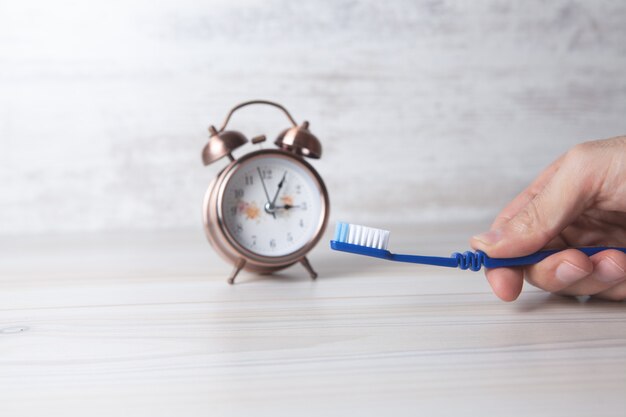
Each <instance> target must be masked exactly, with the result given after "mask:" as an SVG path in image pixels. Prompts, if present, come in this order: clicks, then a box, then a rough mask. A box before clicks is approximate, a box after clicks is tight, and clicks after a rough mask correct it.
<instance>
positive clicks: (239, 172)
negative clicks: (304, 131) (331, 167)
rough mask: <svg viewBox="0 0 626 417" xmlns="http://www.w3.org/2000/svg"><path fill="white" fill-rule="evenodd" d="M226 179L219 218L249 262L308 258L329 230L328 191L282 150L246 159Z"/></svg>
mask: <svg viewBox="0 0 626 417" xmlns="http://www.w3.org/2000/svg"><path fill="white" fill-rule="evenodd" d="M227 171H228V172H225V173H223V174H222V175H220V177H222V179H223V182H222V184H221V185H220V186H219V187H218V188H219V191H218V195H217V201H216V205H217V207H216V208H217V216H218V218H219V219H220V220H221V221H220V223H221V228H222V229H223V231H224V234H225V237H226V238H227V240H228V241H229V243H230V244H231V245H232V246H233V247H234V249H235V250H237V251H238V252H242V254H243V255H247V256H246V258H260V259H261V260H265V261H266V262H270V263H271V262H272V259H277V260H278V259H283V260H284V259H285V258H287V259H289V258H291V257H292V256H295V257H297V256H302V255H301V253H303V252H306V251H307V250H309V249H310V248H311V247H312V246H313V245H314V244H315V243H316V242H317V240H318V239H319V237H320V235H321V233H322V232H323V229H324V226H325V223H326V218H327V214H328V206H327V199H328V197H327V192H326V189H325V187H324V184H323V182H322V180H321V179H320V177H319V175H318V174H317V172H316V171H315V170H314V169H313V168H312V167H311V166H310V165H309V164H308V163H306V162H305V161H303V160H302V159H301V158H298V157H293V156H291V155H289V154H286V153H285V152H280V151H271V150H267V151H259V152H256V153H253V154H250V157H244V158H241V159H240V160H238V161H237V163H235V164H234V165H232V166H231V167H230V169H227Z"/></svg>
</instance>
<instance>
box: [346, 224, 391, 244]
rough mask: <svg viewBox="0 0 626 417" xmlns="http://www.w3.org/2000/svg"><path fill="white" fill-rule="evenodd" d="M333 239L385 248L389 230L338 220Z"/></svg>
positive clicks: (387, 242)
mask: <svg viewBox="0 0 626 417" xmlns="http://www.w3.org/2000/svg"><path fill="white" fill-rule="evenodd" d="M335 240H336V241H338V242H342V243H350V244H352V245H360V246H367V247H369V248H375V249H383V250H387V245H388V244H389V231H388V230H383V229H375V228H373V227H367V226H361V225H358V224H351V223H343V222H338V223H337V227H336V229H335Z"/></svg>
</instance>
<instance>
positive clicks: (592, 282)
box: [471, 136, 626, 301]
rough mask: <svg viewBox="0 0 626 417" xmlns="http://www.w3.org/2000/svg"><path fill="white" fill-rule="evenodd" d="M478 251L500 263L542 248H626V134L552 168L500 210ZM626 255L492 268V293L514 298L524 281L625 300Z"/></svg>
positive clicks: (563, 257) (576, 255) (561, 256)
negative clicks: (498, 259) (502, 260)
mask: <svg viewBox="0 0 626 417" xmlns="http://www.w3.org/2000/svg"><path fill="white" fill-rule="evenodd" d="M471 245H472V247H473V248H474V249H479V250H482V251H484V252H486V253H487V254H488V255H489V256H491V257H495V258H508V257H516V256H524V255H529V254H531V253H533V252H536V251H538V250H540V249H542V248H566V247H576V246H618V247H620V246H621V247H624V246H626V136H625V137H619V138H613V139H607V140H601V141H595V142H588V143H583V144H581V145H578V146H576V147H574V148H573V149H572V150H570V151H569V152H567V153H566V154H565V155H563V156H561V157H560V158H559V159H557V160H556V161H555V162H553V163H552V165H550V166H549V167H548V168H547V169H546V170H545V171H544V172H543V173H541V175H539V177H537V179H535V181H534V182H533V183H532V184H531V185H530V186H529V187H528V188H527V189H526V190H524V191H523V192H522V193H521V194H520V195H518V196H517V197H516V198H515V199H514V200H513V201H511V203H509V205H508V206H507V207H506V208H505V209H504V210H502V212H501V213H500V214H499V215H498V216H497V218H496V220H495V221H494V223H493V224H492V226H491V230H490V231H489V232H486V233H483V234H481V235H478V236H474V237H473V238H472V240H471ZM625 271H626V254H624V253H622V252H620V251H616V250H606V251H602V252H600V253H597V254H595V255H593V256H591V257H587V256H586V255H585V254H583V253H582V252H580V251H578V250H575V249H567V250H564V251H562V252H559V253H556V254H554V255H552V256H550V257H548V258H546V259H544V260H543V261H541V262H539V263H538V264H536V265H531V266H528V267H524V268H522V267H520V268H496V269H489V270H487V271H486V276H487V280H488V281H489V284H490V285H491V287H492V289H493V291H494V293H495V294H496V295H497V296H498V297H500V298H501V299H503V300H505V301H513V300H515V299H516V298H517V297H518V296H519V294H520V292H521V290H522V284H523V282H524V278H526V281H528V282H529V283H530V284H532V285H534V286H536V287H539V288H541V289H544V290H546V291H550V292H553V293H558V294H563V295H574V296H577V295H592V296H595V297H599V298H605V299H609V300H615V301H621V300H624V299H626V272H625Z"/></svg>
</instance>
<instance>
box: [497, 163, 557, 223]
mask: <svg viewBox="0 0 626 417" xmlns="http://www.w3.org/2000/svg"><path fill="white" fill-rule="evenodd" d="M564 156H565V155H561V156H560V157H559V158H558V159H556V160H555V161H554V162H552V163H551V164H550V165H549V166H548V167H547V168H546V169H544V170H543V171H542V172H541V173H540V174H539V175H538V176H537V178H535V179H534V180H533V182H532V183H531V184H530V185H529V186H528V187H526V189H524V191H522V192H521V193H519V194H518V195H517V196H516V197H515V198H514V199H513V200H512V201H511V202H510V203H509V204H508V205H507V206H506V207H505V208H504V209H502V211H501V212H500V213H499V214H498V216H496V219H495V220H494V222H493V223H492V225H491V229H497V228H499V227H500V226H502V225H503V224H505V223H507V222H508V221H510V220H511V219H512V218H513V217H514V216H515V215H516V214H517V213H519V211H520V210H521V209H522V208H524V206H526V205H527V204H528V202H529V201H531V200H532V199H533V198H535V196H536V195H537V194H539V193H540V192H541V190H543V188H544V187H545V186H546V184H547V183H548V181H550V180H551V179H552V177H553V176H554V174H555V173H556V172H557V171H558V169H559V167H560V166H561V162H562V160H563V157H564Z"/></svg>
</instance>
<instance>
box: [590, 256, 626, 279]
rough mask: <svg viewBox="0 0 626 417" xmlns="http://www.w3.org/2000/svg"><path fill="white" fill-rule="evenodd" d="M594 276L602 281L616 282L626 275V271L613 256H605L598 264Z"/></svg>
mask: <svg viewBox="0 0 626 417" xmlns="http://www.w3.org/2000/svg"><path fill="white" fill-rule="evenodd" d="M594 272H595V274H594V277H595V279H597V280H598V281H600V282H606V283H611V282H616V281H620V280H622V279H624V277H626V272H624V270H623V269H622V268H620V266H619V265H618V264H616V263H615V261H614V260H613V259H611V258H604V259H603V260H601V261H600V263H599V264H598V265H596V267H595V269H594Z"/></svg>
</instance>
